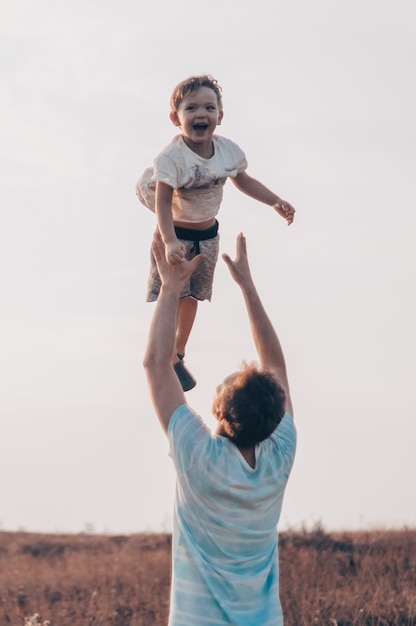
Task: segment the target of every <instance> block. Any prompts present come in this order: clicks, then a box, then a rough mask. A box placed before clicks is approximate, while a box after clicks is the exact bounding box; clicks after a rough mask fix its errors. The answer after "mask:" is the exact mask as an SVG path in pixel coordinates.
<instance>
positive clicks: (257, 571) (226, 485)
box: [168, 404, 296, 626]
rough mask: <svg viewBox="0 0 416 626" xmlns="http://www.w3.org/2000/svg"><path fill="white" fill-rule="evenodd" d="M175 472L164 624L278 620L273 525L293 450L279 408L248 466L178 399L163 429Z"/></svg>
mask: <svg viewBox="0 0 416 626" xmlns="http://www.w3.org/2000/svg"><path fill="white" fill-rule="evenodd" d="M168 438H169V444H170V455H171V457H172V460H173V463H174V466H175V470H176V475H177V483H176V495H175V516H174V532H173V557H172V558H173V566H172V570H173V571H172V588H171V606H170V619H169V626H196V625H197V626H220V625H221V626H222V625H225V624H228V625H230V624H232V625H233V626H281V625H282V624H283V616H282V610H281V605H280V600H279V564H278V535H277V524H278V521H279V517H280V512H281V508H282V502H283V495H284V491H285V487H286V484H287V481H288V478H289V474H290V471H291V468H292V464H293V460H294V456H295V449H296V430H295V426H294V423H293V419H292V417H291V415H289V414H288V413H286V414H285V415H284V417H283V419H282V421H281V422H280V424H279V426H278V427H277V428H276V430H275V431H274V433H273V434H272V435H271V436H270V437H269V438H268V439H266V440H265V441H262V442H261V443H259V444H258V445H257V446H256V450H255V454H256V464H255V467H254V468H252V467H250V465H249V464H248V463H247V462H246V460H245V459H244V457H243V456H242V454H241V453H240V451H239V450H238V448H237V447H236V446H235V445H234V444H233V443H232V442H231V441H230V440H229V439H227V438H226V437H222V436H219V435H213V434H211V431H210V430H209V429H208V427H207V426H206V425H205V424H204V422H203V421H202V420H201V418H200V417H199V416H198V415H197V414H196V413H195V412H194V411H193V410H192V409H191V408H190V407H189V406H188V405H186V404H184V405H182V406H180V407H179V408H178V409H177V410H176V411H175V412H174V414H173V416H172V418H171V420H170V423H169V429H168Z"/></svg>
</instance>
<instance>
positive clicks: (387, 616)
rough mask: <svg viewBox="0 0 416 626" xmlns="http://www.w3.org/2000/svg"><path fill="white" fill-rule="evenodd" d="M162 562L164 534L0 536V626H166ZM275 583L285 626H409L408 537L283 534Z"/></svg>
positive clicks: (166, 549)
mask: <svg viewBox="0 0 416 626" xmlns="http://www.w3.org/2000/svg"><path fill="white" fill-rule="evenodd" d="M170 558H171V537H170V535H168V534H137V535H130V536H97V535H83V534H81V535H42V534H33V533H8V532H2V533H0V624H1V626H8V625H12V626H24V624H25V620H26V619H27V620H28V622H27V623H29V624H42V623H43V622H44V621H48V622H50V625H51V626H89V625H94V626H166V624H167V616H168V607H169V585H170V571H171V570H170ZM280 577H281V600H282V605H283V611H284V614H285V626H310V625H312V626H314V625H317V626H416V530H410V529H403V530H399V531H371V532H354V533H327V532H324V530H323V529H322V528H320V527H316V528H314V529H312V530H302V531H290V532H283V533H281V534H280ZM35 614H38V615H35ZM30 618H31V620H32V621H30ZM195 626H198V625H197V624H196V625H195ZM247 626H250V625H249V624H248V625H247Z"/></svg>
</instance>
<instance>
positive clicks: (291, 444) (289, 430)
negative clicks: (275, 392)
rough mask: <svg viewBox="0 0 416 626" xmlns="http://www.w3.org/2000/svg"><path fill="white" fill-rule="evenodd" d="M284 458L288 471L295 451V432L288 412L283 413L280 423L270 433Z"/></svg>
mask: <svg viewBox="0 0 416 626" xmlns="http://www.w3.org/2000/svg"><path fill="white" fill-rule="evenodd" d="M271 438H272V439H273V440H274V442H275V443H276V444H277V446H278V448H279V450H280V453H281V455H282V457H283V459H284V465H285V467H286V471H287V472H290V469H291V467H292V465H293V461H294V458H295V453H296V441H297V433H296V427H295V424H294V421H293V417H292V416H291V415H290V413H285V414H284V416H283V418H282V420H281V422H280V424H279V425H278V427H277V428H276V430H275V431H274V433H273V434H272V435H271Z"/></svg>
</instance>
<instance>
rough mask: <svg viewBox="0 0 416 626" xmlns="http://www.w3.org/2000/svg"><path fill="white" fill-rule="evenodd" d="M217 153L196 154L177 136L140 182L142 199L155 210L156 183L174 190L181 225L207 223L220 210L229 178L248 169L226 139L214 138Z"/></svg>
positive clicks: (174, 212) (174, 208) (175, 210)
mask: <svg viewBox="0 0 416 626" xmlns="http://www.w3.org/2000/svg"><path fill="white" fill-rule="evenodd" d="M212 141H213V145H214V154H213V156H212V157H211V158H210V159H204V158H203V157H201V156H199V155H198V154H196V152H193V151H192V150H191V149H190V148H188V146H187V145H186V143H185V141H184V140H183V137H182V135H177V136H176V137H175V138H174V139H173V140H172V141H171V143H170V144H169V145H168V146H166V148H165V149H164V150H162V152H161V153H160V154H159V155H158V156H157V157H156V159H155V161H154V166H153V167H150V168H147V169H146V170H145V172H144V173H143V174H142V176H141V178H140V179H139V181H138V183H137V187H136V193H137V195H138V197H139V200H140V201H141V202H142V204H144V205H145V206H147V208H149V209H151V210H152V211H154V210H155V189H156V181H161V182H163V183H166V184H167V185H169V186H170V187H172V188H173V196H172V217H173V220H174V221H178V222H195V223H198V222H204V221H206V220H208V219H210V218H212V217H215V216H216V215H217V213H218V211H219V208H220V205H221V201H222V197H223V186H224V184H225V182H226V180H227V178H228V177H235V176H237V174H239V173H241V172H244V171H245V170H246V169H247V160H246V157H245V154H244V152H243V151H242V150H241V148H240V147H239V146H238V145H237V144H236V143H234V142H233V141H231V140H230V139H226V138H225V137H220V136H218V135H213V137H212Z"/></svg>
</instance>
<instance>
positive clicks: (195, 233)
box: [175, 220, 218, 241]
mask: <svg viewBox="0 0 416 626" xmlns="http://www.w3.org/2000/svg"><path fill="white" fill-rule="evenodd" d="M175 233H176V236H177V238H178V239H185V241H205V239H214V238H215V237H216V236H217V234H218V222H217V220H215V224H213V225H212V226H210V227H209V228H205V229H204V230H195V229H194V228H181V227H180V226H175Z"/></svg>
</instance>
